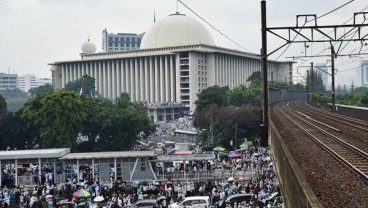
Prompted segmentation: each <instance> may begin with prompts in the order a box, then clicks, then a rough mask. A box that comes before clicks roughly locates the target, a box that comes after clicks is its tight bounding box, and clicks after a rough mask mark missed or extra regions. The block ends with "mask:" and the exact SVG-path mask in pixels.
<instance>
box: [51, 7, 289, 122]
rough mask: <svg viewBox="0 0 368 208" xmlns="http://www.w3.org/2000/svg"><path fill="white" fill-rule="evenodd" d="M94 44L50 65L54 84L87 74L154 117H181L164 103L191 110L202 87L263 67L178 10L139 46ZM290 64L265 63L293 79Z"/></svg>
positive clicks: (242, 81)
mask: <svg viewBox="0 0 368 208" xmlns="http://www.w3.org/2000/svg"><path fill="white" fill-rule="evenodd" d="M95 48H96V47H95V46H94V45H93V43H92V42H89V41H88V42H86V43H85V44H83V46H82V53H81V59H79V60H72V61H57V62H54V63H52V64H51V65H52V69H51V70H52V71H53V74H54V81H55V88H56V89H60V88H63V87H64V86H65V85H66V84H67V83H68V82H69V81H74V80H77V79H80V78H81V77H82V76H83V75H89V76H92V77H94V78H95V79H96V92H97V93H98V94H100V95H101V96H103V97H105V98H108V99H112V100H114V99H115V98H117V97H119V96H120V94H121V93H123V92H126V93H128V94H129V95H130V97H131V100H132V101H136V102H146V103H150V104H151V105H149V107H150V106H151V117H152V115H155V116H154V117H152V119H153V120H155V121H160V120H172V119H175V118H177V117H178V116H179V114H180V113H179V112H178V111H177V110H175V107H174V108H170V107H168V106H172V105H174V106H176V107H177V106H181V107H184V108H185V111H186V112H190V111H194V110H195V103H194V102H195V101H196V99H197V94H198V93H200V92H201V91H202V90H204V89H206V88H208V87H211V86H214V85H218V86H229V88H230V89H231V88H234V87H237V86H239V85H248V84H249V83H248V82H247V79H248V77H249V76H250V75H251V74H252V73H253V72H255V71H260V70H261V61H260V56H259V54H255V53H248V52H243V51H239V50H233V49H228V48H223V47H218V46H216V45H215V43H214V41H213V38H212V36H211V34H210V33H209V31H208V30H207V29H206V28H205V27H204V26H203V25H202V24H201V23H199V22H197V21H196V20H194V19H193V18H191V17H188V16H185V15H183V14H179V13H176V14H173V15H170V16H168V17H166V18H163V19H161V20H160V21H158V22H156V23H154V24H153V25H152V26H151V28H149V29H148V30H147V31H146V33H145V35H144V37H143V39H142V42H141V46H140V49H137V50H130V51H119V52H109V53H95V50H96V49H95ZM292 64H293V62H276V61H269V62H268V68H269V71H270V73H269V75H270V79H272V80H274V81H283V82H284V81H286V82H290V81H292ZM271 76H272V77H271ZM152 109H156V110H154V111H152Z"/></svg>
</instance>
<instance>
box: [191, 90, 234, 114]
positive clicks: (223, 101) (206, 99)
mask: <svg viewBox="0 0 368 208" xmlns="http://www.w3.org/2000/svg"><path fill="white" fill-rule="evenodd" d="M228 90H229V88H228V87H227V86H226V87H219V86H217V85H215V86H212V87H209V88H207V89H205V90H203V91H202V92H201V93H199V94H197V96H198V99H197V100H196V101H195V104H196V112H199V111H201V110H202V109H204V108H206V107H209V106H212V105H214V106H218V107H221V106H227V105H228V98H227V92H228Z"/></svg>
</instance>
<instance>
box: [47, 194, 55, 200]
mask: <svg viewBox="0 0 368 208" xmlns="http://www.w3.org/2000/svg"><path fill="white" fill-rule="evenodd" d="M52 197H54V196H53V195H51V194H48V195H46V196H45V198H46V199H49V198H52Z"/></svg>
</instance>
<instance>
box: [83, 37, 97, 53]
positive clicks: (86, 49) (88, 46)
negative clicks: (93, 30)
mask: <svg viewBox="0 0 368 208" xmlns="http://www.w3.org/2000/svg"><path fill="white" fill-rule="evenodd" d="M94 52H96V45H95V44H94V43H92V42H91V41H89V39H88V40H87V42H85V43H83V44H82V53H94Z"/></svg>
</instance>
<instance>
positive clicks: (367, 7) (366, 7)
mask: <svg viewBox="0 0 368 208" xmlns="http://www.w3.org/2000/svg"><path fill="white" fill-rule="evenodd" d="M353 1H354V0H352V1H349V2H347V3H345V4H343V5H341V6H339V7H337V8H336V9H333V10H331V11H329V12H327V13H325V14H323V15H321V16H319V17H317V18H315V19H312V20H308V21H307V22H310V21H314V20H316V19H320V18H322V17H325V16H327V15H328V14H331V13H332V12H335V11H337V10H338V9H341V8H342V7H344V6H346V5H348V4H350V3H352V2H353ZM367 9H368V5H366V6H365V7H364V8H363V9H362V10H361V11H360V12H363V11H365V10H367ZM353 18H354V17H351V18H349V19H348V20H346V21H345V22H344V23H342V25H345V24H347V23H348V22H350V21H351V20H352V19H353ZM333 31H334V30H331V31H330V32H329V33H327V35H329V34H331V33H332V32H333ZM322 38H323V37H321V38H320V39H318V40H321V39H322ZM313 44H315V42H312V43H311V44H310V46H312V45H313ZM333 45H336V43H333ZM327 49H329V48H325V49H323V50H322V51H320V52H319V53H318V54H317V55H320V54H321V53H323V52H325V51H326V50H327ZM303 52H304V50H303V51H302V52H300V54H302V53H303ZM311 59H313V57H312V58H309V59H307V60H305V61H304V62H302V63H301V64H300V65H299V66H302V65H303V64H305V63H306V62H309V61H310V60H311Z"/></svg>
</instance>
